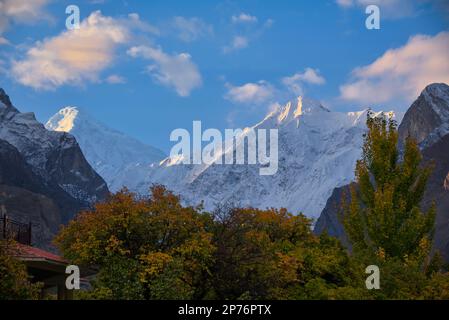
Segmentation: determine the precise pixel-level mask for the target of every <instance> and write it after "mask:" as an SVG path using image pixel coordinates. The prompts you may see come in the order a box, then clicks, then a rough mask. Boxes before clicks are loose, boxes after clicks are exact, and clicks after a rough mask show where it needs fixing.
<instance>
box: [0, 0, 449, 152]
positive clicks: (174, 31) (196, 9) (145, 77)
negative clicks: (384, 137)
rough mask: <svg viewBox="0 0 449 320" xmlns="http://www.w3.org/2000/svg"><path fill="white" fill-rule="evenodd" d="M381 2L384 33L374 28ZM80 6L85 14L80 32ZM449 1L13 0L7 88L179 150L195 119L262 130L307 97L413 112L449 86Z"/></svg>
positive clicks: (3, 73)
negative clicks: (370, 16)
mask: <svg viewBox="0 0 449 320" xmlns="http://www.w3.org/2000/svg"><path fill="white" fill-rule="evenodd" d="M372 3H373V4H377V5H378V6H379V8H380V13H381V29H380V30H368V29H366V27H365V19H366V18H367V14H365V8H366V6H367V4H372ZM19 4H20V5H22V6H21V7H19ZM70 4H74V5H77V6H79V8H80V13H81V21H82V23H81V28H80V29H79V30H76V31H75V33H73V31H68V30H67V29H66V27H65V21H66V18H67V16H68V15H66V14H65V9H66V7H67V6H68V5H70ZM447 9H448V6H447V2H446V1H444V0H435V1H432V0H390V1H385V0H371V1H367V0H352V1H351V0H327V1H326V0H324V1H300V0H295V1H286V0H284V1H282V0H281V1H268V0H264V1H262V0H246V1H226V0H223V1H212V0H208V1H181V0H178V1H175V0H165V1H157V0H156V1H155V0H152V1H137V0H136V1H132V0H128V1H121V0H104V1H99V0H95V1H93V0H85V1H74V0H71V1H56V0H53V1H51V0H34V1H29V0H27V1H25V0H0V87H3V88H4V89H5V90H6V91H7V92H8V93H9V95H10V96H11V99H12V100H13V103H14V104H15V105H16V106H17V107H18V108H19V109H20V110H21V111H32V112H35V113H36V116H37V118H38V119H39V120H41V121H43V122H44V121H46V120H47V119H48V118H49V117H50V116H51V115H52V114H54V113H55V112H57V111H58V110H59V109H60V108H61V107H63V106H67V105H72V106H78V107H81V108H83V109H85V110H86V111H87V112H89V113H90V114H91V115H92V116H94V117H95V118H97V119H100V120H101V121H103V122H104V123H106V124H107V125H109V126H111V127H113V128H116V129H119V130H120V131H123V132H125V133H127V134H129V135H131V136H134V137H137V138H139V139H140V140H142V141H144V142H146V143H148V144H151V145H154V146H156V147H159V148H161V149H163V150H164V151H166V152H168V150H169V148H170V146H171V142H170V141H169V134H170V132H171V131H172V130H173V129H175V128H187V129H189V128H191V126H192V121H193V120H201V121H203V127H214V128H218V129H224V128H228V127H242V126H247V125H252V124H255V123H256V122H258V121H260V120H261V118H262V117H263V116H264V115H265V114H266V113H267V111H268V110H269V109H270V108H272V107H273V105H276V104H277V103H281V104H282V103H284V102H286V100H288V99H291V98H294V97H295V96H296V95H299V94H302V95H305V96H309V97H312V98H316V99H318V100H321V101H322V102H323V104H325V105H326V106H327V107H328V108H330V109H332V110H335V111H354V110H359V109H362V108H363V107H366V106H370V107H373V108H375V109H384V110H387V109H388V110H391V109H394V110H402V111H403V110H405V109H406V108H407V107H408V106H409V104H410V102H411V101H412V100H413V99H415V98H416V96H417V94H418V92H419V91H420V90H421V89H423V86H424V85H425V84H426V83H430V82H446V83H448V82H449V63H448V61H449V33H448V32H447V30H448V29H449V28H448V22H449V21H448V19H447V18H446V17H447V16H449V11H448V10H447ZM98 11H100V12H98Z"/></svg>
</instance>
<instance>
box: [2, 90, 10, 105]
mask: <svg viewBox="0 0 449 320" xmlns="http://www.w3.org/2000/svg"><path fill="white" fill-rule="evenodd" d="M0 102H2V103H3V104H4V105H5V106H7V107H12V103H11V100H10V99H9V96H8V95H7V94H6V92H5V90H3V89H2V88H0Z"/></svg>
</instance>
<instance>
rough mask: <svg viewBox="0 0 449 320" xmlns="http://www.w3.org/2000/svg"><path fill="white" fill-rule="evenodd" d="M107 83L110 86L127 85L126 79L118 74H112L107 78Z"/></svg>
mask: <svg viewBox="0 0 449 320" xmlns="http://www.w3.org/2000/svg"><path fill="white" fill-rule="evenodd" d="M106 82H107V83H109V84H124V83H126V79H125V78H123V77H122V76H119V75H118V74H111V75H110V76H108V77H107V78H106Z"/></svg>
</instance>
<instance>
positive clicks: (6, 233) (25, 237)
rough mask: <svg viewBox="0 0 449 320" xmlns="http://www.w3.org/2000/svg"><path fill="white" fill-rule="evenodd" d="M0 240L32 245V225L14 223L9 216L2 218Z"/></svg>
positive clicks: (0, 217)
mask: <svg viewBox="0 0 449 320" xmlns="http://www.w3.org/2000/svg"><path fill="white" fill-rule="evenodd" d="M0 239H4V240H6V239H7V240H15V241H17V242H19V243H21V244H25V245H29V246H30V245H31V223H21V222H18V221H14V220H12V219H11V218H9V217H8V216H7V215H3V216H0Z"/></svg>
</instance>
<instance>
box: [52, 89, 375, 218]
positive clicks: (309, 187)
mask: <svg viewBox="0 0 449 320" xmlns="http://www.w3.org/2000/svg"><path fill="white" fill-rule="evenodd" d="M367 112H368V110H363V111H359V112H349V113H341V112H331V111H329V110H328V109H326V108H325V107H323V106H322V105H321V103H319V102H318V101H315V100H311V99H306V98H302V97H298V98H297V99H295V100H293V101H290V102H288V103H287V104H285V105H284V106H279V107H278V108H277V109H276V110H274V111H273V112H271V113H270V114H268V115H267V116H266V117H265V118H264V119H263V120H262V121H261V122H260V123H258V124H256V125H255V126H253V127H251V128H253V129H256V130H257V129H278V136H279V140H278V148H279V152H278V155H279V167H278V171H277V173H276V174H274V175H272V176H261V175H260V174H259V168H260V165H237V164H234V165H220V164H210V165H207V164H202V165H193V164H191V165H185V164H182V161H181V160H182V156H178V157H176V158H166V159H164V160H161V155H160V153H156V156H154V154H155V152H154V149H152V148H150V149H148V148H142V147H136V146H135V144H131V143H129V142H128V141H129V140H128V139H130V138H127V137H125V136H124V135H122V134H119V133H117V132H116V131H114V130H111V129H108V128H106V127H104V126H103V125H99V124H97V123H96V122H95V121H94V120H92V119H91V118H86V117H84V116H83V115H82V113H80V112H79V110H77V109H76V108H65V109H63V110H61V111H60V112H59V113H58V114H57V115H55V116H54V117H53V118H52V119H50V120H49V122H48V123H47V128H49V129H53V130H64V131H69V132H71V133H72V134H74V135H75V136H76V137H77V140H78V141H79V143H80V145H81V148H82V149H83V151H84V153H85V154H86V157H87V159H89V161H91V163H92V165H93V166H94V168H95V169H96V170H97V171H98V172H99V173H100V174H102V175H103V177H104V178H105V179H106V181H107V182H108V185H109V187H110V189H111V190H118V189H120V188H121V187H122V186H126V187H128V188H129V189H130V190H132V191H135V192H138V193H142V194H144V193H147V192H148V188H149V187H150V186H151V185H152V184H155V183H158V184H164V185H165V186H167V187H168V188H169V189H171V190H173V191H174V192H175V193H178V194H180V195H181V196H182V198H183V200H184V201H185V202H186V203H187V204H192V205H196V204H199V203H201V202H203V203H204V205H205V208H206V209H208V210H209V209H213V208H214V206H215V205H216V204H218V203H225V202H231V203H233V204H235V205H241V206H253V207H258V208H266V207H286V208H287V209H289V210H290V211H291V212H293V213H295V214H296V213H299V212H303V213H304V214H306V215H307V216H309V217H314V218H317V217H318V215H319V214H320V212H321V210H322V209H323V208H324V206H325V204H326V200H327V199H328V198H329V196H330V195H331V193H332V190H334V188H335V187H339V186H343V185H346V184H348V183H349V182H350V181H352V180H353V179H354V167H355V163H356V161H357V160H358V159H359V158H360V155H361V147H362V144H363V134H364V132H365V130H366V125H365V122H366V117H367ZM379 114H380V113H379ZM245 132H248V130H244V133H243V134H242V135H241V136H239V137H238V139H237V143H238V144H239V143H243V139H244V137H245ZM124 141H125V142H124ZM227 152H233V150H230V151H229V150H222V151H221V153H219V154H218V155H217V156H222V155H223V154H225V153H227ZM156 160H157V161H156Z"/></svg>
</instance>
